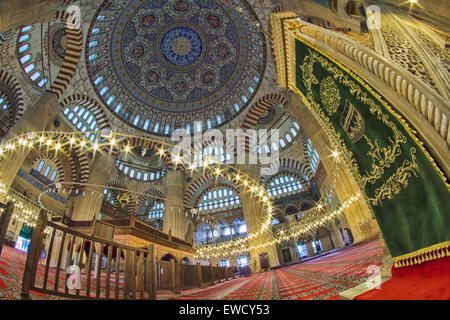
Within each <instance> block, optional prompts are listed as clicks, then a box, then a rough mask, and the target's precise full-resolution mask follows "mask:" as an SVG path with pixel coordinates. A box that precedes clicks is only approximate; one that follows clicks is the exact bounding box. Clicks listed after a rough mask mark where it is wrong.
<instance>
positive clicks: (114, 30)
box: [86, 0, 266, 135]
mask: <svg viewBox="0 0 450 320" xmlns="http://www.w3.org/2000/svg"><path fill="white" fill-rule="evenodd" d="M235 7H236V8H240V9H242V13H241V14H239V13H238V12H237V11H236V10H235ZM244 16H245V17H250V18H251V19H252V20H253V21H257V17H256V15H255V13H254V12H253V10H252V9H251V8H250V6H249V5H248V4H247V2H245V0H234V1H232V2H231V6H230V5H228V4H225V3H223V2H216V1H214V0H194V1H187V0H186V1H185V0H153V1H138V0H132V1H109V0H108V1H105V2H104V3H103V5H102V6H101V7H100V8H99V10H98V11H97V13H96V15H95V16H94V19H93V21H92V24H91V26H90V29H89V34H88V39H87V43H86V46H87V48H86V61H87V65H88V71H89V75H90V78H91V81H92V83H93V85H94V87H95V89H96V92H97V94H98V96H99V98H100V99H101V100H102V101H103V102H104V103H105V105H106V106H107V107H108V108H109V109H110V110H111V112H113V113H114V114H115V115H117V116H118V117H120V118H121V119H123V120H124V121H125V122H127V123H128V124H130V125H132V126H134V127H137V128H139V129H141V130H144V131H147V132H150V133H154V134H158V135H170V134H171V133H172V131H173V130H175V129H177V128H185V129H187V130H188V131H189V132H192V131H191V130H193V129H194V123H193V122H194V121H203V129H208V128H212V127H218V126H220V125H223V124H224V123H226V122H228V121H230V120H231V119H233V118H234V117H235V116H236V115H237V114H239V113H240V112H241V111H242V110H243V109H245V107H246V106H247V105H248V104H249V103H250V102H251V100H252V98H253V96H254V94H255V93H256V91H257V89H258V87H259V85H260V81H261V80H262V78H263V75H264V70H265V51H266V49H265V38H264V36H263V34H262V33H261V32H260V31H259V29H258V28H257V27H256V26H255V24H254V23H251V22H249V21H248V20H247V18H244Z"/></svg>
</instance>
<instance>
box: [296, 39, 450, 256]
mask: <svg viewBox="0 0 450 320" xmlns="http://www.w3.org/2000/svg"><path fill="white" fill-rule="evenodd" d="M295 53H296V61H295V62H296V88H297V89H298V92H297V93H301V95H303V96H304V98H305V99H306V100H307V102H308V104H309V105H310V107H311V108H312V109H313V110H314V111H315V113H316V114H317V115H318V116H319V117H320V119H321V120H322V122H323V123H324V124H325V126H327V127H328V128H329V129H330V131H331V133H332V135H333V136H334V137H335V139H336V141H338V146H339V149H340V150H341V151H342V152H343V155H344V156H345V157H346V158H347V159H348V160H349V161H350V162H351V165H352V169H353V172H354V173H355V176H356V177H357V180H358V183H359V185H360V186H361V188H362V190H364V193H365V196H366V200H367V201H368V203H369V204H370V206H371V208H372V209H373V212H374V215H375V217H376V219H377V222H378V225H379V226H380V229H381V231H382V233H383V237H384V239H385V242H386V245H387V246H388V248H389V250H390V252H391V254H392V256H393V257H398V256H402V255H406V254H409V253H412V252H414V251H417V250H419V249H422V248H425V247H430V246H433V245H436V244H439V243H442V242H446V241H448V240H449V239H450V209H449V205H450V201H449V200H450V197H449V188H448V183H447V182H446V181H445V177H444V176H443V175H442V173H441V172H440V171H439V169H437V167H436V166H435V164H434V163H433V161H432V159H431V157H430V156H429V154H428V153H427V151H426V150H425V149H424V147H423V146H422V144H421V143H420V142H418V140H417V139H416V138H415V137H414V135H413V133H412V131H411V130H410V129H409V128H408V126H407V125H406V124H405V122H404V120H402V119H401V118H400V117H399V116H398V115H397V114H396V113H395V111H393V108H392V106H390V105H389V104H388V103H387V102H386V101H384V100H383V99H382V98H381V97H380V96H379V95H378V94H377V93H376V92H375V91H374V90H373V89H372V88H370V87H369V86H368V85H367V84H365V83H364V82H363V81H362V80H360V79H359V78H357V76H356V75H353V74H352V72H351V71H350V70H347V69H345V68H344V67H343V66H341V65H339V64H337V63H336V62H335V61H334V60H332V59H331V58H329V57H327V56H326V55H324V54H322V53H321V52H319V51H318V50H317V49H315V48H313V47H312V46H311V45H309V44H308V43H306V42H304V41H303V40H300V39H296V40H295Z"/></svg>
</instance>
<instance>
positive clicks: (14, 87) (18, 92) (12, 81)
mask: <svg viewBox="0 0 450 320" xmlns="http://www.w3.org/2000/svg"><path fill="white" fill-rule="evenodd" d="M0 83H4V84H5V85H6V86H7V87H8V88H9V89H10V90H11V93H12V95H13V98H14V101H11V102H12V103H14V106H15V108H14V116H13V118H12V119H11V122H10V124H9V125H10V127H12V126H13V125H14V124H15V123H16V122H17V121H18V120H19V119H20V118H21V117H22V115H23V113H24V112H25V107H24V100H23V91H22V88H21V87H20V84H19V82H17V80H16V78H14V77H13V76H12V75H11V74H9V73H8V72H7V71H5V70H0Z"/></svg>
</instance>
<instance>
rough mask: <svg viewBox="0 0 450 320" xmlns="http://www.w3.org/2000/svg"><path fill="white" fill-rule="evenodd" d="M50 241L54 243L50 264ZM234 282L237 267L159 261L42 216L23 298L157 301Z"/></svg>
mask: <svg viewBox="0 0 450 320" xmlns="http://www.w3.org/2000/svg"><path fill="white" fill-rule="evenodd" d="M44 230H50V233H47V234H45V233H44ZM46 237H50V239H49V243H48V250H47V255H46V257H45V259H44V258H42V254H43V251H44V241H45V238H46ZM233 277H234V272H233V268H232V267H219V266H204V265H200V264H197V265H189V264H177V263H175V262H174V261H170V262H167V261H157V260H156V255H155V247H154V245H150V246H149V247H148V248H134V247H129V246H126V245H123V244H119V243H115V242H113V241H111V240H108V239H105V238H101V237H98V236H91V235H86V234H83V233H80V232H77V231H74V230H72V229H70V228H67V227H64V226H61V225H58V224H55V223H52V222H49V221H47V212H46V211H45V210H41V212H40V215H39V220H38V224H37V226H36V227H35V228H34V231H33V235H32V238H31V242H30V245H29V251H28V256H27V261H26V265H25V271H24V277H23V283H22V294H21V296H22V299H30V298H31V296H30V291H35V292H41V293H45V294H50V295H55V296H62V297H65V298H73V299H156V290H172V291H174V292H176V291H177V290H178V289H182V288H191V287H197V286H198V287H201V286H202V285H204V284H214V283H216V282H221V281H222V280H227V279H230V278H233Z"/></svg>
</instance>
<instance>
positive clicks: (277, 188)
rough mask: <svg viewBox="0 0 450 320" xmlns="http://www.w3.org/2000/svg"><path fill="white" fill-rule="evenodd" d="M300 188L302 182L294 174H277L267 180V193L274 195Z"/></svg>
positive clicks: (270, 195)
mask: <svg viewBox="0 0 450 320" xmlns="http://www.w3.org/2000/svg"><path fill="white" fill-rule="evenodd" d="M301 190H302V183H301V181H300V179H299V178H298V177H296V176H287V175H279V176H277V177H274V178H272V179H271V180H269V182H268V184H267V195H268V196H269V197H274V196H278V195H283V194H287V193H293V192H298V191H301Z"/></svg>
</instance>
